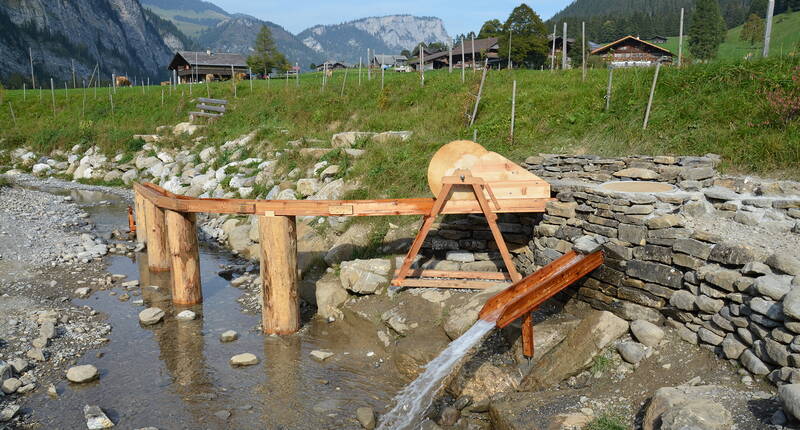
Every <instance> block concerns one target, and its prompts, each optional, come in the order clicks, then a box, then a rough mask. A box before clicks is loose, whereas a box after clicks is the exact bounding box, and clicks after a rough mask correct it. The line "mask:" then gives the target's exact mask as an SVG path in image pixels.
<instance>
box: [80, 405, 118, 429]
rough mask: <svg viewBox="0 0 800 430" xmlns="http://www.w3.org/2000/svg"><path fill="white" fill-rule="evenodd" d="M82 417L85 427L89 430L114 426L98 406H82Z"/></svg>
mask: <svg viewBox="0 0 800 430" xmlns="http://www.w3.org/2000/svg"><path fill="white" fill-rule="evenodd" d="M83 417H84V418H86V427H87V428H89V430H102V429H110V428H111V427H114V423H113V422H112V421H111V420H110V419H109V418H108V417H107V416H106V414H105V412H103V410H102V409H100V407H99V406H89V405H86V406H84V407H83Z"/></svg>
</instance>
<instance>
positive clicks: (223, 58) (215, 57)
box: [168, 51, 248, 83]
mask: <svg viewBox="0 0 800 430" xmlns="http://www.w3.org/2000/svg"><path fill="white" fill-rule="evenodd" d="M168 69H169V70H174V71H175V72H177V75H178V81H179V82H180V83H189V82H202V81H205V80H207V79H208V80H216V79H230V78H231V76H232V75H231V74H233V76H236V75H239V74H242V73H244V74H246V73H248V67H247V58H245V57H244V55H241V54H234V53H229V52H211V51H205V52H197V51H178V52H176V53H175V56H174V57H173V58H172V62H170V63H169V67H168Z"/></svg>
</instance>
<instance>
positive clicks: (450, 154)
mask: <svg viewBox="0 0 800 430" xmlns="http://www.w3.org/2000/svg"><path fill="white" fill-rule="evenodd" d="M488 152H489V151H487V150H486V148H484V147H483V146H481V145H478V144H477V143H475V142H472V141H470V140H456V141H453V142H450V143H448V144H446V145H444V146H442V147H441V148H439V150H438V151H436V153H435V154H433V158H431V162H430V163H429V164H428V188H430V190H431V192H432V193H433V195H434V196H438V195H439V191H441V190H442V178H443V177H445V176H448V175H450V174H452V173H453V171H455V170H456V169H469V168H470V167H472V166H473V165H474V164H475V163H476V162H477V161H478V160H479V159H480V157H481V156H483V155H484V154H486V153H488ZM460 194H465V195H464V196H463V197H462V198H459V197H461V196H459V195H460ZM451 198H452V199H455V200H460V199H463V198H474V196H473V195H472V193H460V192H459V193H453V196H452V197H451Z"/></svg>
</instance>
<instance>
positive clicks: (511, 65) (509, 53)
mask: <svg viewBox="0 0 800 430" xmlns="http://www.w3.org/2000/svg"><path fill="white" fill-rule="evenodd" d="M511 34H512V33H511V29H509V30H508V70H512V69H513V68H514V65H513V64H512V61H511ZM497 67H498V68H499V67H500V66H497Z"/></svg>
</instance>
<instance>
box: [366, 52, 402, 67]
mask: <svg viewBox="0 0 800 430" xmlns="http://www.w3.org/2000/svg"><path fill="white" fill-rule="evenodd" d="M407 62H408V58H406V56H405V55H380V54H379V55H374V56H373V57H372V59H370V62H369V65H370V67H376V68H383V67H402V66H405V65H406V63H407Z"/></svg>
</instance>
